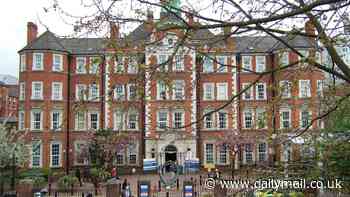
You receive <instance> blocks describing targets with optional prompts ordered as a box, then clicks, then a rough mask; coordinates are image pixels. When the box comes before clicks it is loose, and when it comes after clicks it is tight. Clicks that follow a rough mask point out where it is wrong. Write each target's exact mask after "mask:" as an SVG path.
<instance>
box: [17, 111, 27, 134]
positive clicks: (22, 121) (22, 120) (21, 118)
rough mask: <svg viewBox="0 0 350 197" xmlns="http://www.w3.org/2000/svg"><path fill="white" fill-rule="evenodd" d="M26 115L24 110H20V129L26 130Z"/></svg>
mask: <svg viewBox="0 0 350 197" xmlns="http://www.w3.org/2000/svg"><path fill="white" fill-rule="evenodd" d="M24 122H25V115H24V111H19V112H18V130H24V129H25V125H24Z"/></svg>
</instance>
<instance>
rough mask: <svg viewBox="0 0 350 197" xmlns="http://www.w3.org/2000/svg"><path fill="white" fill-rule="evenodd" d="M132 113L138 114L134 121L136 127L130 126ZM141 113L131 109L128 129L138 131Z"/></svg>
mask: <svg viewBox="0 0 350 197" xmlns="http://www.w3.org/2000/svg"><path fill="white" fill-rule="evenodd" d="M131 115H134V116H136V119H135V120H134V121H133V123H134V124H135V128H130V123H131V120H130V116H131ZM138 120H139V114H138V112H137V111H129V112H128V114H127V126H128V130H131V131H136V130H138V129H139V124H138V123H139V122H138Z"/></svg>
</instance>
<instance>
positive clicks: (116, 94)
mask: <svg viewBox="0 0 350 197" xmlns="http://www.w3.org/2000/svg"><path fill="white" fill-rule="evenodd" d="M118 90H121V92H119V91H118ZM114 99H115V100H116V101H124V100H125V86H124V85H123V84H116V85H115V87H114Z"/></svg>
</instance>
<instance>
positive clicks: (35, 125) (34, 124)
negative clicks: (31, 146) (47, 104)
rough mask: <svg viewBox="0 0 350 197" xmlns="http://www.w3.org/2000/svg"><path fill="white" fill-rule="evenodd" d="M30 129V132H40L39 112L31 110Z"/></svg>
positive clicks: (40, 113)
mask: <svg viewBox="0 0 350 197" xmlns="http://www.w3.org/2000/svg"><path fill="white" fill-rule="evenodd" d="M31 115H32V116H31V117H32V118H31V129H32V130H42V128H43V124H42V119H43V113H42V111H40V110H33V111H32V114H31Z"/></svg>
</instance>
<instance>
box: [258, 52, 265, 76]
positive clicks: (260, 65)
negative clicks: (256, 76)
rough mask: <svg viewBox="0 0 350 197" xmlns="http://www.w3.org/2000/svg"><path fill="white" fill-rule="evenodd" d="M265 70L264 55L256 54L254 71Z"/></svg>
mask: <svg viewBox="0 0 350 197" xmlns="http://www.w3.org/2000/svg"><path fill="white" fill-rule="evenodd" d="M265 70H266V58H265V56H260V55H259V56H256V72H264V71H265Z"/></svg>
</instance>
